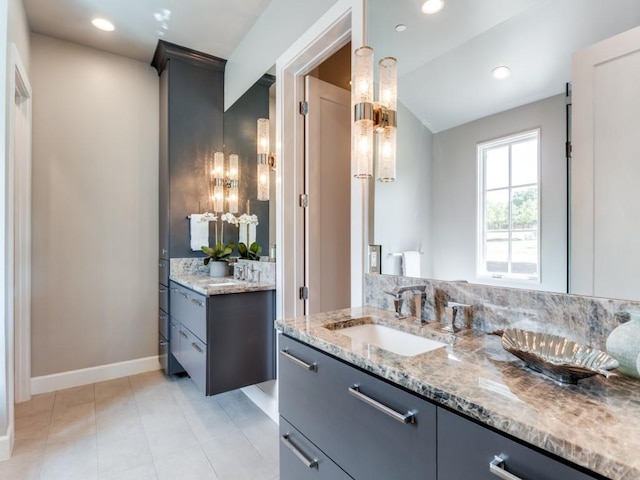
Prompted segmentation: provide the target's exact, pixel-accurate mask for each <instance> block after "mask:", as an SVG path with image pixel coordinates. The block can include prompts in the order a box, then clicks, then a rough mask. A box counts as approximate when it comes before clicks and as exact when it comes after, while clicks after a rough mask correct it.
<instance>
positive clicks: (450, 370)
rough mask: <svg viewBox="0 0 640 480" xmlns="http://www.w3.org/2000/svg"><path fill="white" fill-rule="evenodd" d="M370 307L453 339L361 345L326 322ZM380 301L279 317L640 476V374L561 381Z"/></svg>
mask: <svg viewBox="0 0 640 480" xmlns="http://www.w3.org/2000/svg"><path fill="white" fill-rule="evenodd" d="M364 316H371V317H375V319H374V321H375V323H379V324H383V325H389V326H392V327H394V328H397V329H399V330H404V331H408V332H410V333H415V334H420V335H423V336H426V337H428V338H433V339H436V340H440V341H443V342H445V343H447V346H446V347H443V348H439V349H437V350H433V351H431V352H427V353H424V354H421V355H417V356H414V357H403V356H400V355H396V354H394V353H391V352H388V351H385V350H382V349H379V348H376V347H373V346H370V345H363V344H359V343H357V342H355V341H353V342H352V340H351V339H350V338H349V337H347V336H345V335H340V330H329V329H327V328H323V326H324V325H327V324H331V323H335V322H341V321H345V320H349V319H355V318H359V317H364ZM414 322H415V320H414V319H404V320H398V319H396V318H395V316H394V314H393V312H389V311H386V310H379V309H376V308H373V307H359V308H349V309H344V310H337V311H334V312H328V313H321V314H316V315H310V316H305V317H300V318H294V319H284V320H277V321H276V326H277V328H279V329H281V330H282V331H283V333H284V334H286V335H288V336H290V337H293V338H297V339H299V340H301V341H303V342H305V343H307V344H309V345H312V346H314V347H316V348H318V349H320V350H323V351H325V352H327V353H329V354H331V355H333V356H335V357H338V358H341V359H343V360H345V361H347V362H349V363H351V364H353V365H356V366H358V367H361V368H363V369H364V370H367V371H369V372H371V373H373V374H375V375H378V376H380V377H382V378H385V379H387V380H390V381H392V382H394V383H396V384H398V385H401V386H403V387H405V388H407V389H408V390H412V391H414V392H416V393H418V394H419V395H421V396H423V397H425V398H427V399H430V400H433V401H435V402H437V403H439V404H442V405H445V406H447V407H450V408H452V409H454V410H456V411H458V412H461V413H463V414H465V415H467V416H469V417H471V418H474V419H477V420H479V421H481V422H483V423H484V424H486V425H489V426H491V427H494V428H496V429H497V430H500V431H502V432H505V433H507V434H509V435H512V436H514V437H516V438H519V439H521V440H523V441H525V442H527V443H529V444H532V445H535V446H537V447H540V448H542V449H543V450H546V451H548V452H551V453H553V454H555V455H558V456H559V457H562V458H565V459H566V460H569V461H571V462H573V463H575V464H577V465H581V466H583V467H586V468H588V469H589V470H592V471H593V472H596V473H599V474H600V475H603V476H605V477H608V478H611V479H614V480H622V479H624V480H627V479H638V478H640V455H638V452H639V451H640V381H638V380H634V379H631V378H629V377H626V376H622V375H620V376H614V377H611V378H609V379H606V378H604V377H602V376H600V375H596V376H593V377H590V378H587V379H584V380H581V381H580V382H579V383H578V385H562V384H558V383H556V382H555V381H553V380H551V379H548V378H547V377H544V376H542V375H541V374H537V373H535V372H532V371H530V370H528V369H526V368H525V367H524V363H523V362H522V361H521V360H519V359H517V358H516V357H514V356H513V355H511V354H510V353H508V352H506V351H505V350H504V349H503V348H502V344H501V339H500V337H498V336H495V335H488V334H485V333H483V332H480V331H477V330H463V331H461V332H458V333H457V334H456V335H455V337H454V336H451V335H447V334H444V333H441V332H439V331H438V330H437V329H436V328H435V326H434V325H433V324H427V325H424V326H420V325H417V324H416V323H414Z"/></svg>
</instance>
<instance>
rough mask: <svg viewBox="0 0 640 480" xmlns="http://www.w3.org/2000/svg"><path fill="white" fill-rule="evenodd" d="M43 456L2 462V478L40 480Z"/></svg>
mask: <svg viewBox="0 0 640 480" xmlns="http://www.w3.org/2000/svg"><path fill="white" fill-rule="evenodd" d="M42 458H43V455H38V456H37V457H30V458H24V457H15V456H12V457H11V458H10V459H9V460H5V461H4V462H0V478H2V479H7V480H38V479H39V478H40V472H41V470H42Z"/></svg>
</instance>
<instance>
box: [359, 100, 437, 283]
mask: <svg viewBox="0 0 640 480" xmlns="http://www.w3.org/2000/svg"><path fill="white" fill-rule="evenodd" d="M432 137H433V135H432V133H431V132H430V131H429V129H427V128H426V127H425V126H424V125H423V124H422V123H421V122H420V120H418V119H417V118H416V117H415V116H414V115H413V114H412V113H411V112H410V111H409V110H408V109H407V108H406V107H405V106H404V105H403V104H402V103H400V102H398V137H397V145H398V146H397V157H396V181H395V182H390V183H381V182H378V181H376V182H375V186H374V204H375V207H374V209H375V216H374V230H373V241H371V243H373V244H378V245H382V263H381V267H382V273H384V274H389V275H400V274H401V262H400V257H397V256H396V257H393V256H389V253H399V252H402V251H405V250H420V251H422V252H423V255H422V256H421V276H422V277H431V276H432V259H431V250H432V249H431V230H432V228H431V201H432V200H431V168H432V166H431V164H432V153H431V150H432Z"/></svg>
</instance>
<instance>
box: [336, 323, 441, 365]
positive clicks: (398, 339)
mask: <svg viewBox="0 0 640 480" xmlns="http://www.w3.org/2000/svg"><path fill="white" fill-rule="evenodd" d="M338 332H339V333H340V334H341V335H346V336H347V337H350V338H352V339H353V340H356V341H357V342H360V343H367V344H370V345H374V346H376V347H379V348H381V349H383V350H388V351H389V352H393V353H395V354H398V355H402V356H404V357H412V356H414V355H420V354H421V353H426V352H430V351H432V350H436V349H438V348H440V347H444V346H446V343H442V342H438V341H436V340H430V339H428V338H424V337H419V336H418V335H413V334H411V333H406V332H403V331H400V330H395V329H393V328H389V327H385V326H383V325H375V324H372V323H366V324H364V325H356V326H353V327H347V328H341V329H340V330H338Z"/></svg>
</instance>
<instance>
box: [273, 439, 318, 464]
mask: <svg viewBox="0 0 640 480" xmlns="http://www.w3.org/2000/svg"><path fill="white" fill-rule="evenodd" d="M280 441H281V442H282V443H284V444H285V445H286V446H287V448H288V449H289V450H291V451H292V452H293V454H294V455H295V456H296V457H298V458H299V459H300V461H301V462H302V463H304V464H305V465H306V466H307V467H309V468H318V459H317V458H314V459H313V460H309V459H308V458H307V456H306V455H305V454H304V453H302V452H301V451H300V450H298V449H297V448H296V446H295V445H294V444H293V443H291V440H289V434H285V435H282V437H280Z"/></svg>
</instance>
